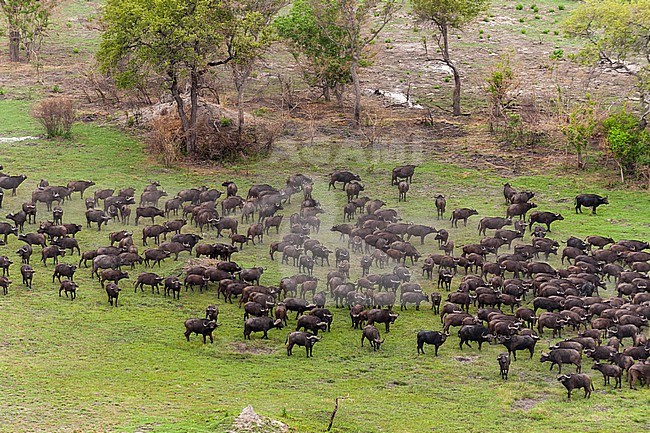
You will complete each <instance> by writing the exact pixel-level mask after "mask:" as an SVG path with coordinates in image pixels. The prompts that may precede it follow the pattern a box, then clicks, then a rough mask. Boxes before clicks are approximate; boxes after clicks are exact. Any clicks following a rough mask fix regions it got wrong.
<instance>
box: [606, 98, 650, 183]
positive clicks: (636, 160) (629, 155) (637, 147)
mask: <svg viewBox="0 0 650 433" xmlns="http://www.w3.org/2000/svg"><path fill="white" fill-rule="evenodd" d="M603 126H604V128H605V138H606V141H607V145H608V147H609V150H610V151H611V152H612V155H613V157H614V159H615V160H616V162H617V163H618V165H619V168H620V173H621V181H625V177H626V176H632V177H635V176H637V175H639V174H640V173H641V172H642V171H645V170H647V169H648V168H649V167H650V133H648V131H647V130H646V129H641V128H640V127H639V120H638V118H637V117H636V116H634V115H633V114H632V113H629V112H628V111H626V110H625V109H623V110H621V111H620V112H618V113H615V114H612V115H611V116H609V117H608V118H607V119H605V120H604V121H603Z"/></svg>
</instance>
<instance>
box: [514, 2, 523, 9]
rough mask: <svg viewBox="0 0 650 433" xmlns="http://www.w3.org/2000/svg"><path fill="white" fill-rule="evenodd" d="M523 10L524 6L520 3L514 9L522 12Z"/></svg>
mask: <svg viewBox="0 0 650 433" xmlns="http://www.w3.org/2000/svg"><path fill="white" fill-rule="evenodd" d="M523 8H524V5H522V4H521V3H518V4H517V6H515V9H517V10H518V11H520V10H522V9H523Z"/></svg>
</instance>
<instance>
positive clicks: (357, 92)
mask: <svg viewBox="0 0 650 433" xmlns="http://www.w3.org/2000/svg"><path fill="white" fill-rule="evenodd" d="M358 63H359V59H358V58H357V56H353V57H352V63H351V64H350V77H351V78H352V84H353V87H354V127H355V128H358V127H359V126H361V84H360V83H359V74H358V72H357V68H358V66H359V65H358Z"/></svg>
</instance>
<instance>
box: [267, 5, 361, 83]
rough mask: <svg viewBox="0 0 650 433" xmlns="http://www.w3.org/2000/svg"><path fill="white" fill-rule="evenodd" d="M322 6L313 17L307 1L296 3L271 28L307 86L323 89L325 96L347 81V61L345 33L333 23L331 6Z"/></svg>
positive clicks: (335, 13)
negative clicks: (299, 65)
mask: <svg viewBox="0 0 650 433" xmlns="http://www.w3.org/2000/svg"><path fill="white" fill-rule="evenodd" d="M325 6H327V9H325V10H322V9H321V10H320V12H319V14H318V15H315V14H314V10H313V9H312V5H311V4H310V2H309V1H308V0H297V1H295V2H293V5H292V7H291V10H290V11H289V13H288V14H287V15H284V16H280V17H278V18H276V19H275V21H274V26H275V28H276V31H277V33H278V35H279V36H280V37H281V38H282V39H284V40H285V41H286V42H287V43H288V44H289V49H290V51H291V54H292V55H293V56H294V58H295V59H296V60H297V61H299V62H300V63H301V64H302V65H303V68H302V71H303V75H304V78H305V79H306V81H307V83H308V84H309V85H310V86H315V87H321V88H323V90H324V93H325V94H326V95H328V94H329V91H330V90H334V89H336V88H337V87H339V86H343V85H345V84H348V83H349V82H350V63H351V58H350V56H349V54H347V53H346V50H345V38H346V34H345V32H344V31H343V29H342V28H339V27H336V26H335V25H334V24H333V23H334V17H335V16H336V15H337V10H336V8H335V5H334V4H333V3H325ZM321 20H322V21H321Z"/></svg>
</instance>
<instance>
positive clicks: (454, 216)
mask: <svg viewBox="0 0 650 433" xmlns="http://www.w3.org/2000/svg"><path fill="white" fill-rule="evenodd" d="M472 215H478V211H477V210H476V209H469V208H466V207H464V208H460V209H454V211H453V212H452V213H451V218H450V219H449V220H450V221H451V225H452V227H458V220H463V224H464V225H465V226H467V218H469V217H470V216H472Z"/></svg>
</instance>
